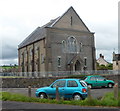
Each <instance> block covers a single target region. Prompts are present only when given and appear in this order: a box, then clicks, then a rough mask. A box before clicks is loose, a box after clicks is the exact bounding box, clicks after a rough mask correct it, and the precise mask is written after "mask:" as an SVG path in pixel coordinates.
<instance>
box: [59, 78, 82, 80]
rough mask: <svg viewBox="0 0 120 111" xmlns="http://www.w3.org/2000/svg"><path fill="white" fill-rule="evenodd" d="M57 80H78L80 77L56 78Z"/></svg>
mask: <svg viewBox="0 0 120 111" xmlns="http://www.w3.org/2000/svg"><path fill="white" fill-rule="evenodd" d="M57 80H80V79H76V78H66V79H57Z"/></svg>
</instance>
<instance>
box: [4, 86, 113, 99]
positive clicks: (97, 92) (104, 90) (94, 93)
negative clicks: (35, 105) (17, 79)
mask: <svg viewBox="0 0 120 111" xmlns="http://www.w3.org/2000/svg"><path fill="white" fill-rule="evenodd" d="M36 89H37V88H31V92H32V93H31V96H32V97H35V91H36ZM2 91H7V92H12V93H20V94H24V95H26V96H27V95H28V88H3V89H2ZM111 91H113V88H96V89H91V95H92V97H93V98H99V97H102V96H104V95H105V93H107V92H111Z"/></svg>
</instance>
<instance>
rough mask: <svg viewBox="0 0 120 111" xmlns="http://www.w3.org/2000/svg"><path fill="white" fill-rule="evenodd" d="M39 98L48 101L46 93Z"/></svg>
mask: <svg viewBox="0 0 120 111" xmlns="http://www.w3.org/2000/svg"><path fill="white" fill-rule="evenodd" d="M39 98H40V99H46V98H47V96H46V94H45V93H41V94H39Z"/></svg>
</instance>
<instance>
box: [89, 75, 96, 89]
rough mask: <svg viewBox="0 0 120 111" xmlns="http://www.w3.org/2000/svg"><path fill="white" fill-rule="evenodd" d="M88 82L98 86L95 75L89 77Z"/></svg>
mask: <svg viewBox="0 0 120 111" xmlns="http://www.w3.org/2000/svg"><path fill="white" fill-rule="evenodd" d="M89 84H92V87H96V86H98V83H97V78H96V77H94V76H93V77H91V78H90V80H89Z"/></svg>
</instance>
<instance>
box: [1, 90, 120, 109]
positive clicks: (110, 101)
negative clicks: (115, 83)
mask: <svg viewBox="0 0 120 111" xmlns="http://www.w3.org/2000/svg"><path fill="white" fill-rule="evenodd" d="M0 100H3V101H7V100H9V101H21V102H39V103H51V104H69V105H80V106H109V107H111V106H114V107H119V106H120V92H119V98H118V99H117V100H116V99H114V96H113V93H112V92H111V93H107V94H106V95H105V96H104V97H103V98H102V99H100V100H98V99H88V98H87V99H85V100H81V101H73V100H71V101H68V100H60V101H56V100H55V99H53V100H52V99H39V98H33V97H27V96H24V95H21V94H12V93H9V92H0Z"/></svg>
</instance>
